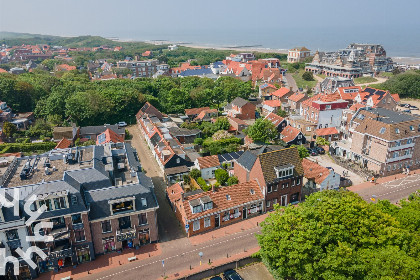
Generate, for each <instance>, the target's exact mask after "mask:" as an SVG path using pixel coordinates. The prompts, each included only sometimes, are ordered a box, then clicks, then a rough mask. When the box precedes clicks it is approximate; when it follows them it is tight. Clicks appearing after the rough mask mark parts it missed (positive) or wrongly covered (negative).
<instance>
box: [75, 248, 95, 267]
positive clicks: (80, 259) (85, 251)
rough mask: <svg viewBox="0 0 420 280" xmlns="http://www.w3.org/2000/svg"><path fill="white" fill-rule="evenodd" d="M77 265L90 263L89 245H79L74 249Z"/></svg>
mask: <svg viewBox="0 0 420 280" xmlns="http://www.w3.org/2000/svg"><path fill="white" fill-rule="evenodd" d="M75 251H76V259H77V263H79V264H80V263H84V262H89V261H91V260H92V259H91V256H90V247H89V245H80V246H77V247H75Z"/></svg>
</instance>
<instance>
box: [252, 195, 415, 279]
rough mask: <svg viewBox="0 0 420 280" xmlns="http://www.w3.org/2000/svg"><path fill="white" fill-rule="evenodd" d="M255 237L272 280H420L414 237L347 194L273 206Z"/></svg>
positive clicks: (310, 198) (358, 199) (378, 211)
mask: <svg viewBox="0 0 420 280" xmlns="http://www.w3.org/2000/svg"><path fill="white" fill-rule="evenodd" d="M261 231H262V233H261V234H260V235H258V236H257V238H258V243H259V245H260V247H261V250H260V255H261V257H262V259H263V262H264V263H265V264H266V265H267V266H268V267H269V269H270V270H271V272H272V273H273V274H274V276H275V278H276V279H419V277H420V263H419V262H418V261H417V260H418V258H419V256H420V249H419V248H420V247H419V246H420V239H419V238H418V232H417V233H412V232H410V231H409V230H407V229H405V228H403V227H402V226H401V224H400V223H399V222H398V221H397V220H396V219H395V218H393V217H392V216H390V215H389V214H387V213H384V212H382V211H381V210H380V209H378V208H377V207H376V206H375V204H370V203H367V202H365V201H364V200H362V199H361V198H360V197H359V196H358V195H357V194H355V193H353V192H348V191H344V190H342V191H332V190H328V191H322V192H317V193H314V194H312V195H310V196H309V197H308V198H307V199H306V201H305V202H303V203H301V204H300V205H299V207H279V206H275V212H273V213H271V214H270V216H268V217H267V218H266V220H265V221H264V222H263V223H262V230H261Z"/></svg>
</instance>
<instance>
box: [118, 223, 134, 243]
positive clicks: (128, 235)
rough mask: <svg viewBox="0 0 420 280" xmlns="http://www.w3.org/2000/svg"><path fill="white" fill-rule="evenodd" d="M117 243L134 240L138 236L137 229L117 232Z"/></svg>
mask: <svg viewBox="0 0 420 280" xmlns="http://www.w3.org/2000/svg"><path fill="white" fill-rule="evenodd" d="M116 236H117V242H121V241H124V240H129V239H133V238H135V236H136V227H134V228H126V229H122V230H117V234H116Z"/></svg>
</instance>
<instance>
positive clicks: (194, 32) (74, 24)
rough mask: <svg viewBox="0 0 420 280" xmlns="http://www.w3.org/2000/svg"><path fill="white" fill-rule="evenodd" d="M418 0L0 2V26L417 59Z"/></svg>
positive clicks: (419, 36)
mask: <svg viewBox="0 0 420 280" xmlns="http://www.w3.org/2000/svg"><path fill="white" fill-rule="evenodd" d="M419 11H420V0H318V1H314V0H296V1H293V0H287V1H284V0H259V1H254V0H242V1H237V0H151V1H144V0H137V1H136V0H112V1H111V0H67V1H63V0H0V31H12V32H27V33H39V34H51V35H61V36H76V35H100V36H104V37H118V38H121V39H137V40H157V39H165V40H171V41H183V42H194V43H214V44H224V45H227V44H230V45H243V44H262V45H264V46H265V47H274V48H289V47H293V46H296V45H303V44H305V45H307V46H309V47H312V49H316V48H323V49H325V48H328V49H334V48H336V47H345V46H346V45H347V44H348V43H351V42H365V43H367V42H372V43H373V42H374V43H382V44H384V45H385V46H386V47H387V48H388V49H390V50H391V52H394V53H395V54H398V55H403V54H407V55H417V56H420V16H419Z"/></svg>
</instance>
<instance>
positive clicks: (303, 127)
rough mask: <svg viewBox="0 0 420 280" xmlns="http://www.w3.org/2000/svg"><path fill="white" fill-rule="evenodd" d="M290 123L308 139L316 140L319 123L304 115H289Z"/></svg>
mask: <svg viewBox="0 0 420 280" xmlns="http://www.w3.org/2000/svg"><path fill="white" fill-rule="evenodd" d="M289 125H290V126H292V127H294V128H297V129H299V130H300V131H301V132H302V133H303V135H305V138H306V140H307V141H312V140H315V138H316V135H315V130H316V128H317V127H318V125H317V124H315V123H313V122H309V121H307V120H305V119H304V118H303V117H302V116H289Z"/></svg>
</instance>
